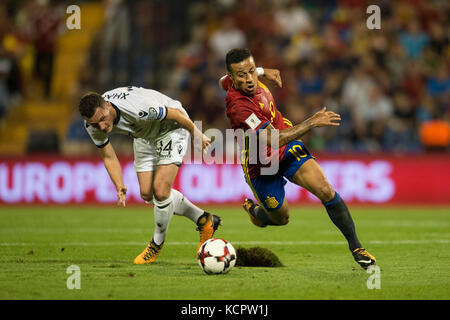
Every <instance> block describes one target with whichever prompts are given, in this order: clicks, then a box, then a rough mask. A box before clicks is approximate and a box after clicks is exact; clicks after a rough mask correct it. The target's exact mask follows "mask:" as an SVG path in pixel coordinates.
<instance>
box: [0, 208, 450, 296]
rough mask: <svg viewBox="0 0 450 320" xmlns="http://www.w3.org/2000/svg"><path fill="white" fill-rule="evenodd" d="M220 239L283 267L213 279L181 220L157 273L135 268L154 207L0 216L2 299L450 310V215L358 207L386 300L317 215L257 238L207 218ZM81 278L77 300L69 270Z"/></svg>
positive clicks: (230, 218)
mask: <svg viewBox="0 0 450 320" xmlns="http://www.w3.org/2000/svg"><path fill="white" fill-rule="evenodd" d="M208 209H209V210H211V211H212V212H215V213H217V214H219V215H220V216H221V217H222V218H223V221H224V224H223V226H222V227H221V228H220V229H219V231H218V232H217V233H216V236H217V237H221V238H224V239H227V240H229V241H230V242H231V243H232V244H233V245H234V246H235V247H239V246H243V247H252V246H262V247H266V248H269V249H270V250H272V251H273V252H275V253H276V254H277V255H278V256H279V258H280V260H281V261H282V263H283V264H284V267H281V268H261V267H259V268H249V267H235V268H234V269H233V270H232V271H231V272H230V273H229V274H226V275H213V276H208V275H206V274H204V273H203V271H202V270H201V269H200V267H199V266H198V264H197V261H196V258H195V249H196V247H197V241H198V238H199V236H198V232H197V231H196V230H195V225H194V224H193V223H192V222H190V221H189V220H187V219H186V218H183V217H179V216H174V217H173V219H172V221H171V223H170V226H169V231H168V236H167V238H166V243H165V247H164V249H163V251H162V253H161V254H160V256H159V257H158V259H157V261H156V262H155V263H153V264H152V265H137V266H136V265H133V264H132V261H133V259H134V257H135V256H136V255H138V254H139V253H140V252H141V251H142V250H143V249H144V247H145V245H146V242H147V241H148V240H149V239H150V238H151V235H152V233H153V214H152V211H151V208H149V207H143V206H142V207H139V206H136V207H127V208H117V207H114V206H110V207H109V206H108V207H106V206H102V207H83V206H81V207H76V206H61V207H56V206H55V207H44V206H41V207H32V206H28V207H8V206H2V207H0V253H1V254H0V299H170V300H172V299H183V300H184V299H188V300H195V299H223V300H229V299H239V300H240V299H250V300H253V299H269V300H271V299H286V300H290V299H449V298H450V249H449V247H450V209H449V208H442V207H441V208H437V207H436V208H435V207H416V208H401V207H364V208H363V207H354V208H353V209H352V215H353V218H354V220H355V223H356V227H357V232H358V235H359V238H360V240H361V242H362V243H363V245H364V246H365V247H366V248H367V249H368V250H369V251H370V252H371V253H372V254H374V255H375V256H376V258H377V260H378V261H377V263H378V266H379V267H380V269H381V272H380V284H381V288H380V289H372V290H369V289H368V288H367V279H368V278H369V276H370V275H369V274H368V273H366V272H365V271H364V270H363V269H361V268H360V267H359V266H358V265H357V264H356V262H354V261H353V258H352V256H351V254H350V252H349V251H348V248H347V245H346V242H344V238H343V236H342V235H341V234H340V233H339V231H338V230H337V229H336V228H335V227H334V225H333V224H332V223H331V221H330V220H329V218H328V216H327V214H326V212H325V210H323V208H321V207H302V208H300V207H299V208H292V209H291V219H290V223H289V224H288V225H287V226H283V227H267V228H265V229H260V228H257V227H255V226H253V225H252V224H251V223H250V221H249V219H248V217H247V215H246V213H244V212H243V211H242V209H240V208H239V207H226V208H208ZM70 265H77V266H79V268H80V270H81V288H80V289H79V290H77V289H74V290H69V289H67V286H66V280H67V278H68V277H69V276H70V275H69V274H67V273H66V269H67V267H68V266H70Z"/></svg>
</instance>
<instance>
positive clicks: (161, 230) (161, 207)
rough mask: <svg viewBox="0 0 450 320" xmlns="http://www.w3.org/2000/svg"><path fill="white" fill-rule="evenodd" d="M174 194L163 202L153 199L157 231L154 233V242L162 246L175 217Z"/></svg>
mask: <svg viewBox="0 0 450 320" xmlns="http://www.w3.org/2000/svg"><path fill="white" fill-rule="evenodd" d="M172 194H173V192H172V193H171V195H170V196H169V198H167V199H166V200H163V201H158V200H156V198H153V203H154V205H155V206H154V209H153V213H154V215H155V231H154V232H153V241H154V242H155V243H156V244H157V245H160V244H161V243H163V242H164V239H165V238H166V232H167V229H168V227H169V222H170V220H171V219H172V216H173V208H174V205H173V198H172Z"/></svg>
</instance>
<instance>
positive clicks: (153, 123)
mask: <svg viewBox="0 0 450 320" xmlns="http://www.w3.org/2000/svg"><path fill="white" fill-rule="evenodd" d="M102 97H103V99H105V101H107V102H110V103H111V104H112V106H113V107H114V109H116V112H117V118H116V119H115V120H114V126H113V129H112V131H111V133H120V134H125V135H129V136H131V137H133V138H141V139H145V140H148V141H149V142H152V141H154V140H156V139H157V138H158V137H161V136H163V135H165V134H166V133H168V132H170V131H173V130H176V129H178V128H181V126H180V125H179V124H178V122H176V121H174V120H166V121H162V120H164V119H165V118H166V116H167V108H173V109H179V110H182V111H183V112H184V113H185V114H186V115H187V112H186V110H184V108H183V107H182V106H181V103H180V102H179V101H177V100H174V99H172V98H170V97H168V96H166V95H164V94H162V93H160V92H158V91H156V90H151V89H145V88H138V87H122V88H116V89H113V90H111V91H107V92H105V93H104V94H103V95H102ZM84 125H85V128H86V130H87V132H88V134H89V136H90V137H91V139H92V141H93V142H94V143H95V145H96V146H97V147H103V146H105V145H107V144H108V142H109V138H108V135H107V134H106V133H104V132H103V131H101V130H99V129H96V128H94V127H93V126H90V125H89V124H88V123H87V122H86V121H84Z"/></svg>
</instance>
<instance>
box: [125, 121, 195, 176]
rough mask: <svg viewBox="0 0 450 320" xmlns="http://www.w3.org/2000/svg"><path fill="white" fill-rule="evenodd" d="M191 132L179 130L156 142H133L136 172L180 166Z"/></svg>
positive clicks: (159, 138)
mask: <svg viewBox="0 0 450 320" xmlns="http://www.w3.org/2000/svg"><path fill="white" fill-rule="evenodd" d="M188 139H189V132H188V131H187V130H186V129H184V128H178V129H175V130H173V131H169V132H168V133H166V134H164V135H162V136H161V137H158V138H156V139H155V140H154V141H148V140H146V139H141V138H135V139H134V141H133V150H134V169H135V170H136V172H146V171H155V169H156V166H158V165H162V164H176V165H177V166H180V165H181V163H182V162H183V157H184V155H185V154H186V151H187V144H188Z"/></svg>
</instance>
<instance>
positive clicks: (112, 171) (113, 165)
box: [99, 142, 127, 207]
mask: <svg viewBox="0 0 450 320" xmlns="http://www.w3.org/2000/svg"><path fill="white" fill-rule="evenodd" d="M99 152H100V156H101V157H102V159H103V163H104V164H105V168H106V171H108V174H109V177H110V178H111V181H112V182H113V183H114V186H115V187H116V190H117V205H118V206H122V207H125V203H126V194H127V187H126V186H124V184H123V178H122V167H121V166H120V162H119V159H117V155H116V152H115V151H114V148H113V147H112V145H111V143H109V142H108V144H107V145H106V146H104V147H103V148H100V149H99Z"/></svg>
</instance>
